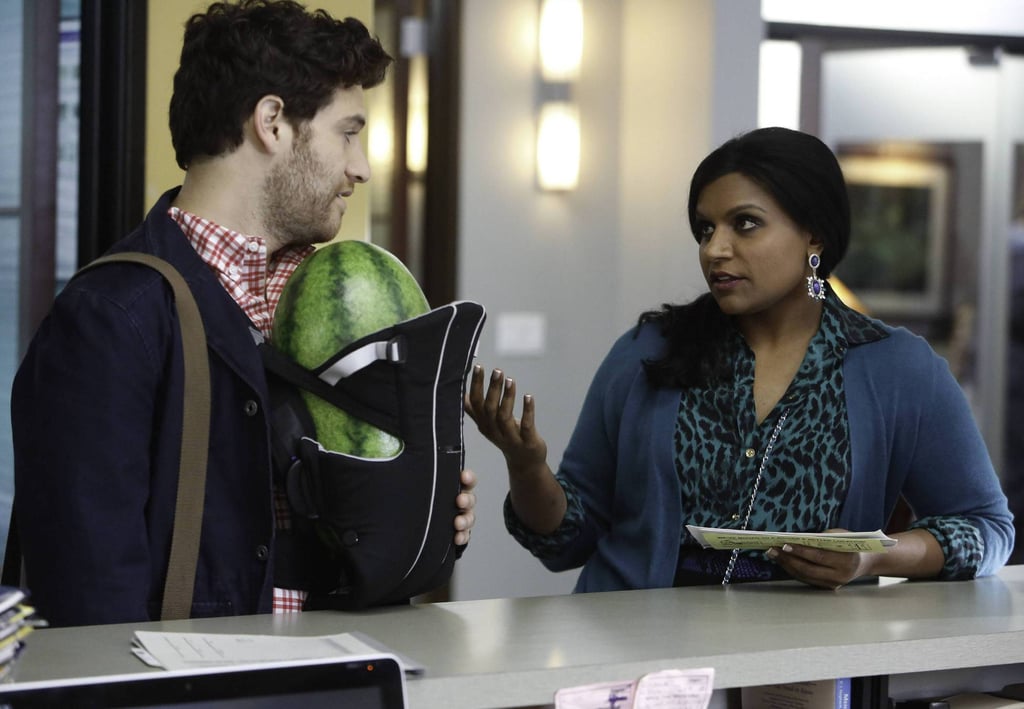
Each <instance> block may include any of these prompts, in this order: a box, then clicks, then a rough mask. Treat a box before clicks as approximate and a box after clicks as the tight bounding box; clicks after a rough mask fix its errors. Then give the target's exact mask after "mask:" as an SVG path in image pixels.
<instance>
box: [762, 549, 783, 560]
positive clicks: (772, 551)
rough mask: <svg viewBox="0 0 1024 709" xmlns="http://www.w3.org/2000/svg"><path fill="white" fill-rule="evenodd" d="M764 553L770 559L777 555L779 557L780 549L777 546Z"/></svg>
mask: <svg viewBox="0 0 1024 709" xmlns="http://www.w3.org/2000/svg"><path fill="white" fill-rule="evenodd" d="M764 555H765V556H767V557H768V558H769V559H774V558H775V557H777V556H778V555H779V550H778V549H776V548H775V547H772V548H771V549H769V550H768V551H766V552H765V553H764Z"/></svg>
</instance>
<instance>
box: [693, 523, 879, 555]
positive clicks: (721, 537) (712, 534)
mask: <svg viewBox="0 0 1024 709" xmlns="http://www.w3.org/2000/svg"><path fill="white" fill-rule="evenodd" d="M686 528H687V529H688V530H689V531H690V534H692V535H693V538H694V539H696V540H697V543H699V544H700V545H701V546H703V547H711V548H712V549H768V548H769V547H781V546H782V545H783V544H801V545H803V546H808V547H816V548H818V549H828V550H829V551H874V552H884V551H886V550H887V548H888V547H891V546H894V545H895V544H896V542H897V541H898V540H897V539H893V538H892V537H890V536H887V535H886V534H885V533H884V532H882V530H880V529H876V530H875V531H874V532H818V533H813V532H806V533H804V532H764V531H756V530H752V529H719V528H717V527H698V526H696V525H693V524H688V525H686Z"/></svg>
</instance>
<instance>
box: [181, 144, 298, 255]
mask: <svg viewBox="0 0 1024 709" xmlns="http://www.w3.org/2000/svg"><path fill="white" fill-rule="evenodd" d="M260 189H261V185H260V181H259V180H258V179H254V178H253V175H252V174H245V171H244V170H239V169H238V168H237V166H236V164H235V163H234V162H233V161H226V160H223V159H217V158H215V159H214V160H212V161H210V162H207V163H203V164H201V165H198V166H196V167H191V168H189V170H188V171H187V172H186V173H185V180H184V182H183V183H182V186H181V191H180V192H178V195H177V197H175V199H174V202H173V203H172V204H173V206H175V207H177V208H178V209H181V210H183V211H185V212H188V213H190V214H194V215H196V216H197V217H202V218H203V219H206V220H207V221H210V222H213V223H215V224H217V225H219V226H223V227H226V228H228V229H231V230H232V231H237V232H238V233H240V234H246V235H251V236H259V237H261V238H263V239H264V240H265V241H266V244H267V254H268V256H269V255H270V254H273V253H274V252H275V251H277V250H278V249H280V248H281V246H282V245H281V244H280V243H279V242H278V241H277V240H276V239H275V238H274V237H273V235H271V234H269V233H267V230H266V227H265V226H264V224H263V220H262V218H261V216H260V210H259V202H260V198H259V194H260Z"/></svg>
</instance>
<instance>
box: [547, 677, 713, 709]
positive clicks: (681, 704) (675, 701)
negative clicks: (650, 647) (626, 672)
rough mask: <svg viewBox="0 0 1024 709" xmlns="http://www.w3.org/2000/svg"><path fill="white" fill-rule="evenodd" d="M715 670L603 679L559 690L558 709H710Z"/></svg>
mask: <svg viewBox="0 0 1024 709" xmlns="http://www.w3.org/2000/svg"><path fill="white" fill-rule="evenodd" d="M714 684H715V670H714V668H713V667H706V668H702V669H698V670H662V671H660V672H650V673H648V674H646V675H644V676H643V677H641V678H640V679H638V680H628V681H625V682H601V683H599V684H588V685H583V686H581V687H568V688H565V689H560V690H558V691H557V692H555V709H707V706H708V703H709V702H710V701H711V692H712V690H713V689H714Z"/></svg>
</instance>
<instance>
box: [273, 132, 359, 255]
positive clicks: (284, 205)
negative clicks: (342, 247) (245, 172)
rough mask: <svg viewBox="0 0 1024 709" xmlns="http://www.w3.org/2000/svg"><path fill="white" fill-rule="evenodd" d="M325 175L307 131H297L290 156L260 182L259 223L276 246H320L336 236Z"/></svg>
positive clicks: (329, 190) (323, 167) (332, 200)
mask: <svg viewBox="0 0 1024 709" xmlns="http://www.w3.org/2000/svg"><path fill="white" fill-rule="evenodd" d="M327 174H328V170H327V169H326V168H325V166H324V165H323V163H321V162H320V161H319V160H317V158H316V156H314V155H313V151H312V150H311V148H310V139H309V129H308V128H304V129H300V130H299V131H298V134H297V136H296V141H295V145H294V148H293V150H292V154H291V155H290V156H289V157H288V159H287V161H286V162H284V163H283V164H280V165H278V166H277V167H275V168H274V169H273V170H272V171H271V172H270V174H269V175H267V178H266V180H265V181H264V183H263V195H262V196H263V199H262V201H261V204H262V208H261V217H262V221H263V224H264V225H265V227H266V229H267V235H268V236H271V237H273V238H274V239H276V240H277V241H278V243H279V245H280V246H282V247H284V246H303V245H309V244H319V243H324V242H327V241H330V240H331V239H333V238H334V237H335V235H336V234H337V227H340V223H339V224H338V225H332V224H330V223H329V215H330V214H331V211H332V209H333V202H334V200H335V199H336V196H337V195H336V193H335V192H332V191H331V187H330V184H329V181H328V179H327Z"/></svg>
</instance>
